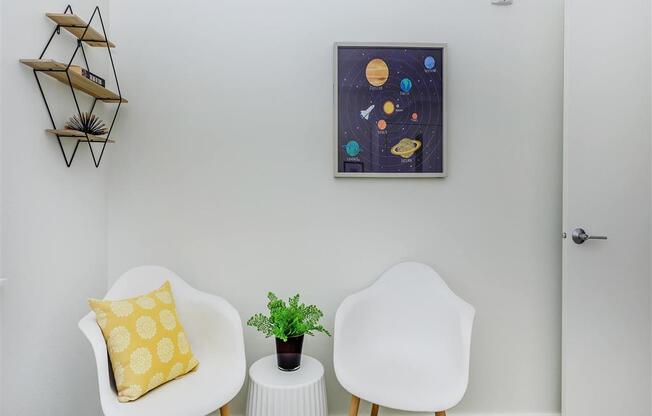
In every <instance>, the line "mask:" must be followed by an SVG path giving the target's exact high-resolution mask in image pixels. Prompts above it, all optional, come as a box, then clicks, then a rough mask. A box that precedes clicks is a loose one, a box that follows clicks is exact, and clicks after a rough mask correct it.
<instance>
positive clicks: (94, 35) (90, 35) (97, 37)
mask: <svg viewBox="0 0 652 416" xmlns="http://www.w3.org/2000/svg"><path fill="white" fill-rule="evenodd" d="M45 15H46V16H47V17H49V18H50V19H51V20H52V21H54V22H55V23H56V24H58V25H59V26H61V27H62V28H64V29H66V30H67V31H68V32H70V33H72V35H73V36H74V37H76V38H77V39H81V38H82V35H83V36H84V39H81V40H83V41H84V43H86V44H88V45H89V46H94V47H102V46H103V47H105V48H106V44H107V41H106V38H105V37H104V35H102V34H101V33H100V32H98V31H97V30H95V29H93V27H90V26H89V27H88V30H87V31H86V34H85V35H84V30H85V29H86V26H88V23H86V22H85V21H84V19H82V18H81V17H79V16H77V15H76V14H67V13H46V14H45ZM108 44H109V47H110V48H115V44H114V43H113V42H111V41H109V42H108Z"/></svg>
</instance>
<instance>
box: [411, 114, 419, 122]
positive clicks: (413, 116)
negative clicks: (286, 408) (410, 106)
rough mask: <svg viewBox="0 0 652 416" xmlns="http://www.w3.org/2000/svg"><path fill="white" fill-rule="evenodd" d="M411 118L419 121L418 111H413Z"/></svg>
mask: <svg viewBox="0 0 652 416" xmlns="http://www.w3.org/2000/svg"><path fill="white" fill-rule="evenodd" d="M410 118H411V119H412V121H417V119H418V118H419V115H418V114H417V113H412V115H411V116H410Z"/></svg>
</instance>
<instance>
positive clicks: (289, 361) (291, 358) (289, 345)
mask: <svg viewBox="0 0 652 416" xmlns="http://www.w3.org/2000/svg"><path fill="white" fill-rule="evenodd" d="M302 350H303V335H300V336H298V337H291V338H288V340H287V341H282V340H280V339H278V338H276V361H277V362H278V368H279V369H281V370H283V371H296V370H298V369H299V367H301V351H302Z"/></svg>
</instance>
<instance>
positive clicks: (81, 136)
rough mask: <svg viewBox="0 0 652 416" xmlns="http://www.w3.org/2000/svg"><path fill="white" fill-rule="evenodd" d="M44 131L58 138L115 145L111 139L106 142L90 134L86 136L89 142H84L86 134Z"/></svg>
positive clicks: (75, 131)
mask: <svg viewBox="0 0 652 416" xmlns="http://www.w3.org/2000/svg"><path fill="white" fill-rule="evenodd" d="M45 131H47V132H48V133H50V134H54V135H58V136H59V137H70V138H74V139H78V140H81V141H82V142H88V141H90V142H91V143H104V142H105V141H107V142H108V143H115V140H111V139H109V140H106V137H102V136H94V135H92V134H89V135H88V138H89V139H90V140H86V134H84V133H83V132H81V131H78V130H69V129H56V130H55V129H47V130H45Z"/></svg>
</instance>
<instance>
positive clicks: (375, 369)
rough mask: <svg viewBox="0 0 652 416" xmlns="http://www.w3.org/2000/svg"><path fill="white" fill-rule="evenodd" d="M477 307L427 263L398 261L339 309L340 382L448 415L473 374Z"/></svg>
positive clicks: (366, 394) (381, 400) (392, 402)
mask: <svg viewBox="0 0 652 416" xmlns="http://www.w3.org/2000/svg"><path fill="white" fill-rule="evenodd" d="M474 316H475V310H474V309H473V307H472V306H471V305H469V304H468V303H466V302H465V301H463V300H462V299H460V298H459V297H457V296H456V295H455V294H454V293H453V292H452V291H451V290H450V289H449V288H448V286H446V283H444V281H443V280H442V278H441V277H440V276H439V275H438V274H437V272H435V271H434V270H433V269H432V268H430V267H429V266H426V265H425V264H421V263H414V262H407V263H400V264H397V265H396V266H394V267H392V268H390V269H389V270H387V271H386V272H385V273H383V274H382V275H381V276H380V278H379V279H378V280H377V281H376V283H374V284H373V285H372V286H370V287H369V288H367V289H365V290H363V291H361V292H358V293H355V294H353V295H351V296H349V297H347V298H346V299H345V300H344V302H342V304H341V305H340V307H339V309H338V310H337V314H336V316H335V331H334V332H335V334H334V344H335V345H334V356H333V361H334V366H335V374H336V375H337V379H338V380H339V382H340V384H341V385H342V386H343V387H344V388H345V389H346V390H347V391H348V392H350V393H351V394H352V395H353V398H352V401H351V407H350V411H349V414H350V415H351V416H355V415H357V414H358V407H359V404H360V399H363V400H366V401H368V402H371V403H372V411H371V414H372V416H375V415H376V414H377V413H378V407H379V406H383V407H388V408H393V409H399V410H405V411H414V412H433V413H436V414H437V415H445V411H446V410H448V409H450V408H452V407H453V406H455V405H456V404H457V403H459V401H460V400H461V399H462V397H463V396H464V393H465V392H466V387H467V385H468V379H469V357H470V349H471V330H472V327H473V318H474Z"/></svg>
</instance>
